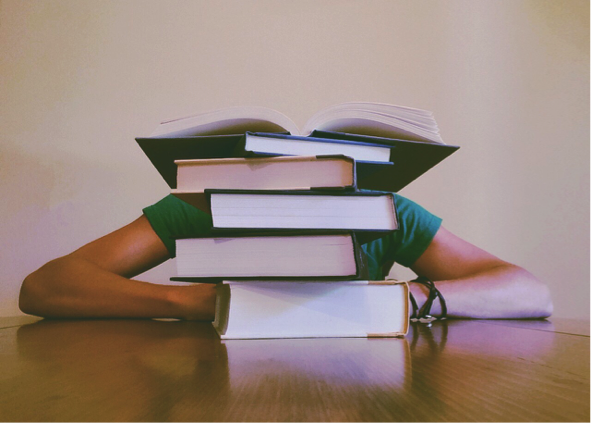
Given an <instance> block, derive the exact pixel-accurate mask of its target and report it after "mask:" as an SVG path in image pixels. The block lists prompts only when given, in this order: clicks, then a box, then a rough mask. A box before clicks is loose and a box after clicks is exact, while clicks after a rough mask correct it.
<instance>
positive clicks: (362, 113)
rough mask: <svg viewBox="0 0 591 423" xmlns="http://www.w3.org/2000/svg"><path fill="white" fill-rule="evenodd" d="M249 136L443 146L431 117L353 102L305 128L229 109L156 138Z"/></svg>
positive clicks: (265, 111) (262, 111)
mask: <svg viewBox="0 0 591 423" xmlns="http://www.w3.org/2000/svg"><path fill="white" fill-rule="evenodd" d="M247 131H250V132H289V133H291V134H292V135H301V136H308V135H310V134H311V133H312V132H313V131H328V132H344V133H354V134H360V135H370V136H376V137H385V138H400V139H405V140H411V141H423V142H432V143H439V144H443V140H442V139H441V137H440V135H439V128H438V127H437V123H436V122H435V119H434V118H433V114H432V113H431V112H429V111H426V110H421V109H414V108H411V107H404V106H395V105H391V104H382V103H367V102H351V103H343V104H338V105H335V106H331V107H328V108H326V109H323V110H320V111H319V112H317V113H316V114H315V115H313V116H312V117H311V118H310V119H309V120H308V122H306V124H305V125H304V127H303V128H301V129H300V128H298V126H297V125H296V124H295V123H294V122H293V121H292V120H291V119H290V118H288V117H287V116H285V115H284V114H282V113H280V112H278V111H276V110H273V109H269V108H265V107H231V108H227V109H221V110H216V111H212V112H207V113H203V114H198V115H194V116H188V117H184V118H180V119H173V120H168V121H165V122H162V123H161V124H160V125H159V126H158V128H156V130H155V131H154V132H153V133H152V134H151V135H150V137H153V138H180V137H187V136H198V135H228V134H241V133H245V132H247Z"/></svg>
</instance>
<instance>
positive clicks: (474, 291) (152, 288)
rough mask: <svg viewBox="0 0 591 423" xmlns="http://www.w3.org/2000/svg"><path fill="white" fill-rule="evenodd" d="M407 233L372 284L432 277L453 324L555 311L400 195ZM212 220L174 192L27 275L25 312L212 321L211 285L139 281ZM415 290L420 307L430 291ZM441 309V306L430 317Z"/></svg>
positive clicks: (375, 250) (373, 246)
mask: <svg viewBox="0 0 591 423" xmlns="http://www.w3.org/2000/svg"><path fill="white" fill-rule="evenodd" d="M395 201H396V206H397V210H398V218H399V227H400V228H399V230H397V231H395V232H393V233H391V234H389V235H387V236H386V237H384V238H382V239H379V240H376V241H372V242H370V243H368V244H365V245H364V246H363V249H364V250H365V252H366V253H367V256H368V264H369V270H370V279H372V280H382V279H384V278H385V277H386V276H387V274H388V272H389V269H390V268H391V266H392V264H393V263H394V262H396V263H399V264H401V265H403V266H407V267H410V268H411V269H412V270H413V271H414V272H415V273H416V274H418V275H420V276H423V277H426V278H428V279H430V280H431V281H434V283H435V285H436V287H437V289H438V290H439V292H440V293H441V295H442V296H443V297H444V299H445V303H446V306H447V316H448V317H455V318H478V319H496V318H543V317H548V316H550V315H551V313H552V301H551V298H550V294H549V290H548V288H547V286H546V285H545V284H543V283H542V282H540V281H539V280H538V279H537V278H536V277H535V276H533V275H532V274H531V273H529V272H528V271H526V270H525V269H523V268H521V267H519V266H516V265H514V264H511V263H509V262H506V261H504V260H501V259H500V258H497V257H495V256H494V255H492V254H490V253H488V252H486V251H484V250H482V249H480V248H478V247H476V246H474V245H472V244H470V243H468V242H467V241H465V240H463V239H461V238H459V237H457V236H455V235H454V234H453V233H451V232H450V231H448V230H447V229H445V227H443V226H442V225H441V222H442V221H441V219H440V218H439V217H437V216H435V215H433V214H431V213H430V212H428V211H427V210H425V209H424V208H422V207H421V206H419V205H418V204H416V203H414V202H412V201H411V200H408V199H406V198H404V197H402V196H400V195H395ZM211 224H212V222H211V217H210V216H209V215H207V214H205V213H204V212H201V211H199V210H198V209H196V208H193V207H192V206H189V205H187V204H186V203H184V202H182V201H181V200H179V199H178V198H176V197H174V196H172V195H169V196H167V197H165V198H164V199H162V200H161V201H159V202H157V203H156V204H154V205H152V206H149V207H146V208H145V209H144V210H143V215H142V216H141V217H139V218H138V219H136V220H135V221H133V222H132V223H130V224H128V225H126V226H124V227H122V228H120V229H118V230H116V231H114V232H112V233H110V234H108V235H105V236H103V237H102V238H99V239H97V240H95V241H92V242H90V243H89V244H87V245H84V246H83V247H81V248H79V249H78V250H76V251H74V252H72V253H70V254H68V255H66V256H63V257H60V258H57V259H55V260H52V261H50V262H49V263H47V264H45V265H44V266H42V267H41V268H39V269H38V270H36V271H34V272H33V273H31V274H30V275H29V276H27V277H26V278H25V280H24V282H23V284H22V287H21V291H20V298H19V306H20V309H21V310H22V311H23V312H25V313H28V314H33V315H38V316H44V317H67V318H85V317H104V318H107V317H119V318H179V319H187V320H213V316H214V310H215V289H214V285H213V284H194V285H188V286H171V285H159V284H153V283H148V282H142V281H139V280H135V279H131V278H133V277H135V276H136V275H139V274H141V273H142V272H145V271H146V270H148V269H150V268H152V267H154V266H157V265H159V264H160V263H162V262H164V261H166V260H168V259H170V258H173V257H175V244H174V241H173V238H176V237H198V236H202V235H205V234H206V233H207V232H208V230H209V228H210V227H211ZM410 290H411V293H412V294H413V297H414V298H415V299H416V302H417V303H418V307H419V308H420V307H421V306H422V305H423V304H424V303H425V301H426V300H427V297H428V294H429V288H428V287H427V286H425V285H423V284H421V283H418V282H411V283H410ZM441 313H442V310H441V303H440V301H438V300H435V301H433V305H432V308H431V312H430V314H431V315H433V316H438V315H440V314H441Z"/></svg>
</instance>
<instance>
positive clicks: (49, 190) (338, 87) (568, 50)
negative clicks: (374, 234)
mask: <svg viewBox="0 0 591 423" xmlns="http://www.w3.org/2000/svg"><path fill="white" fill-rule="evenodd" d="M0 5H1V12H0V52H1V54H0V78H1V80H0V128H1V133H0V194H1V198H2V201H1V202H0V215H1V217H2V220H1V222H0V242H1V249H0V269H2V270H1V272H0V315H14V314H17V313H18V309H17V295H18V290H19V286H20V282H21V281H22V279H23V278H24V277H25V276H26V275H27V274H28V273H30V272H31V271H32V270H34V269H36V268H37V267H39V266H40V265H42V264H43V263H44V262H46V261H48V260H50V259H52V258H55V257H58V256H60V255H63V254H66V253H68V252H70V251H72V250H73V249H75V248H77V247H78V246H80V245H82V244H83V243H86V242H88V241H90V240H92V239H94V238H96V237H98V236H100V235H103V234H105V233H107V232H109V231H112V230H114V229H116V228H118V227H120V226H121V225H123V224H125V223H128V222H130V221H131V220H132V219H134V218H136V217H137V216H138V215H139V214H140V213H141V208H142V207H143V206H146V205H148V204H150V203H152V202H154V201H156V200H157V199H159V198H160V197H162V196H163V195H165V194H166V193H167V186H166V185H165V183H164V182H163V181H162V180H161V179H160V177H159V175H158V173H157V172H156V171H155V170H154V169H153V168H152V167H151V165H150V163H149V162H148V160H147V159H146V158H145V157H144V156H143V153H142V152H141V151H140V149H139V148H138V147H137V146H136V144H135V141H134V137H135V136H140V135H146V134H148V133H149V132H151V130H152V129H153V128H154V127H155V125H156V124H157V122H159V121H160V120H161V119H164V118H171V117H178V116H183V115H187V114H191V113H197V112H202V111H208V110H211V109H216V108H221V107H225V106H231V105H242V104H251V105H261V106H268V107H272V108H276V109H278V110H280V111H282V112H284V113H285V114H287V115H288V116H290V117H292V118H293V119H294V120H295V121H296V122H298V123H299V124H303V123H304V122H305V120H306V118H307V117H309V116H310V115H311V114H312V113H313V112H314V111H316V110H317V109H319V108H321V107H324V106H328V105H331V104H334V103H339V102H344V101H350V100H366V101H380V102H387V103H394V104H402V105H408V106H414V107H419V108H425V109H428V110H432V111H433V112H434V113H435V116H436V118H437V121H438V123H439V126H440V129H441V133H442V136H443V138H444V139H445V140H446V141H447V142H448V143H450V144H458V145H460V146H461V147H462V148H461V150H460V151H459V152H458V153H457V154H455V155H454V156H452V157H451V158H450V159H448V160H447V161H446V162H444V163H442V164H441V165H440V166H438V167H437V168H436V169H434V170H432V171H431V172H430V173H428V174H427V175H425V176H424V177H423V178H422V179H420V180H418V181H416V182H414V183H413V184H412V185H411V186H409V187H408V188H406V189H405V190H403V192H402V193H403V194H405V195H406V196H408V197H410V198H412V199H414V200H415V201H418V202H419V203H421V204H423V205H425V206H426V207H427V208H429V209H430V210H432V211H433V212H435V213H436V214H438V215H440V216H442V217H443V218H444V222H445V225H446V226H447V227H448V228H449V229H451V230H452V231H454V232H456V233H457V234H459V235H460V236H462V237H464V238H466V239H467V240H469V241H471V242H473V243H475V244H477V245H479V246H482V247H484V248H486V249H488V250H489V251H491V252H492V253H494V254H497V255H498V256H500V257H501V258H504V259H506V260H509V261H513V262H515V263H517V264H519V265H522V266H524V267H526V268H528V269H529V270H530V271H532V272H533V273H534V274H536V275H538V276H539V277H540V278H542V279H543V280H544V281H546V282H547V283H548V284H549V285H550V287H551V289H552V292H553V295H554V298H555V306H556V312H555V314H556V315H557V316H563V317H588V316H589V3H588V2H587V1H575V0H568V1H538V0H532V1H515V0H506V1H503V0H500V1H499V0H494V1H493V0H490V1H473V0H470V1H345V0H341V1H210V2H205V1H133V0H131V1H90V0H88V1H79V0H71V1H54V0H47V1H20V0H18V1H6V0H2V1H1V3H0ZM173 272H174V263H172V262H169V263H166V264H164V265H163V266H160V267H159V268H157V269H155V270H152V271H150V272H148V274H146V275H144V279H146V280H150V281H166V279H167V278H168V276H170V275H171V274H172V273H173ZM397 272H399V271H397ZM403 273H404V272H402V273H401V274H403Z"/></svg>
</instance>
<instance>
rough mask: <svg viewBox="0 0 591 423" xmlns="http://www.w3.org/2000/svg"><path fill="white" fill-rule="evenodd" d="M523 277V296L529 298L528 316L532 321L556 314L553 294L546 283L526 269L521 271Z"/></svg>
mask: <svg viewBox="0 0 591 423" xmlns="http://www.w3.org/2000/svg"><path fill="white" fill-rule="evenodd" d="M519 271H520V273H521V275H522V277H521V278H520V279H521V281H522V282H525V281H529V283H523V284H522V287H523V288H524V292H523V296H524V297H527V298H529V304H528V307H527V306H526V307H527V308H528V309H529V310H528V314H529V316H527V317H529V318H532V319H544V318H547V317H550V316H551V315H552V313H553V312H554V304H553V302H552V294H551V292H550V288H549V287H548V285H546V284H545V283H544V282H542V281H540V280H539V279H538V278H537V277H536V276H534V275H532V274H531V273H529V272H528V271H526V270H524V269H521V268H520V269H519Z"/></svg>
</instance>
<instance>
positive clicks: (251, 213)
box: [173, 190, 398, 236]
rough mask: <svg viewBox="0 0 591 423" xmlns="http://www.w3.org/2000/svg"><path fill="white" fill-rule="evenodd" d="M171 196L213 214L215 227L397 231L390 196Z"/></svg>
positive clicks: (272, 193) (253, 193)
mask: <svg viewBox="0 0 591 423" xmlns="http://www.w3.org/2000/svg"><path fill="white" fill-rule="evenodd" d="M173 194H174V195H176V196H177V197H178V198H180V199H182V200H183V201H185V202H187V203H189V204H191V205H193V206H195V207H197V208H200V209H201V210H203V211H205V212H206V213H208V214H211V216H212V220H213V227H214V228H216V229H325V230H337V229H341V230H348V231H381V232H387V231H393V230H395V229H398V220H397V216H396V210H395V205H394V198H393V194H392V193H369V192H334V193H326V192H324V191H286V190H281V191H271V190H269V191H261V190H257V191H249V190H232V191H224V190H207V191H205V192H204V193H192V192H182V191H179V190H173ZM377 236H379V235H377Z"/></svg>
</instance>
